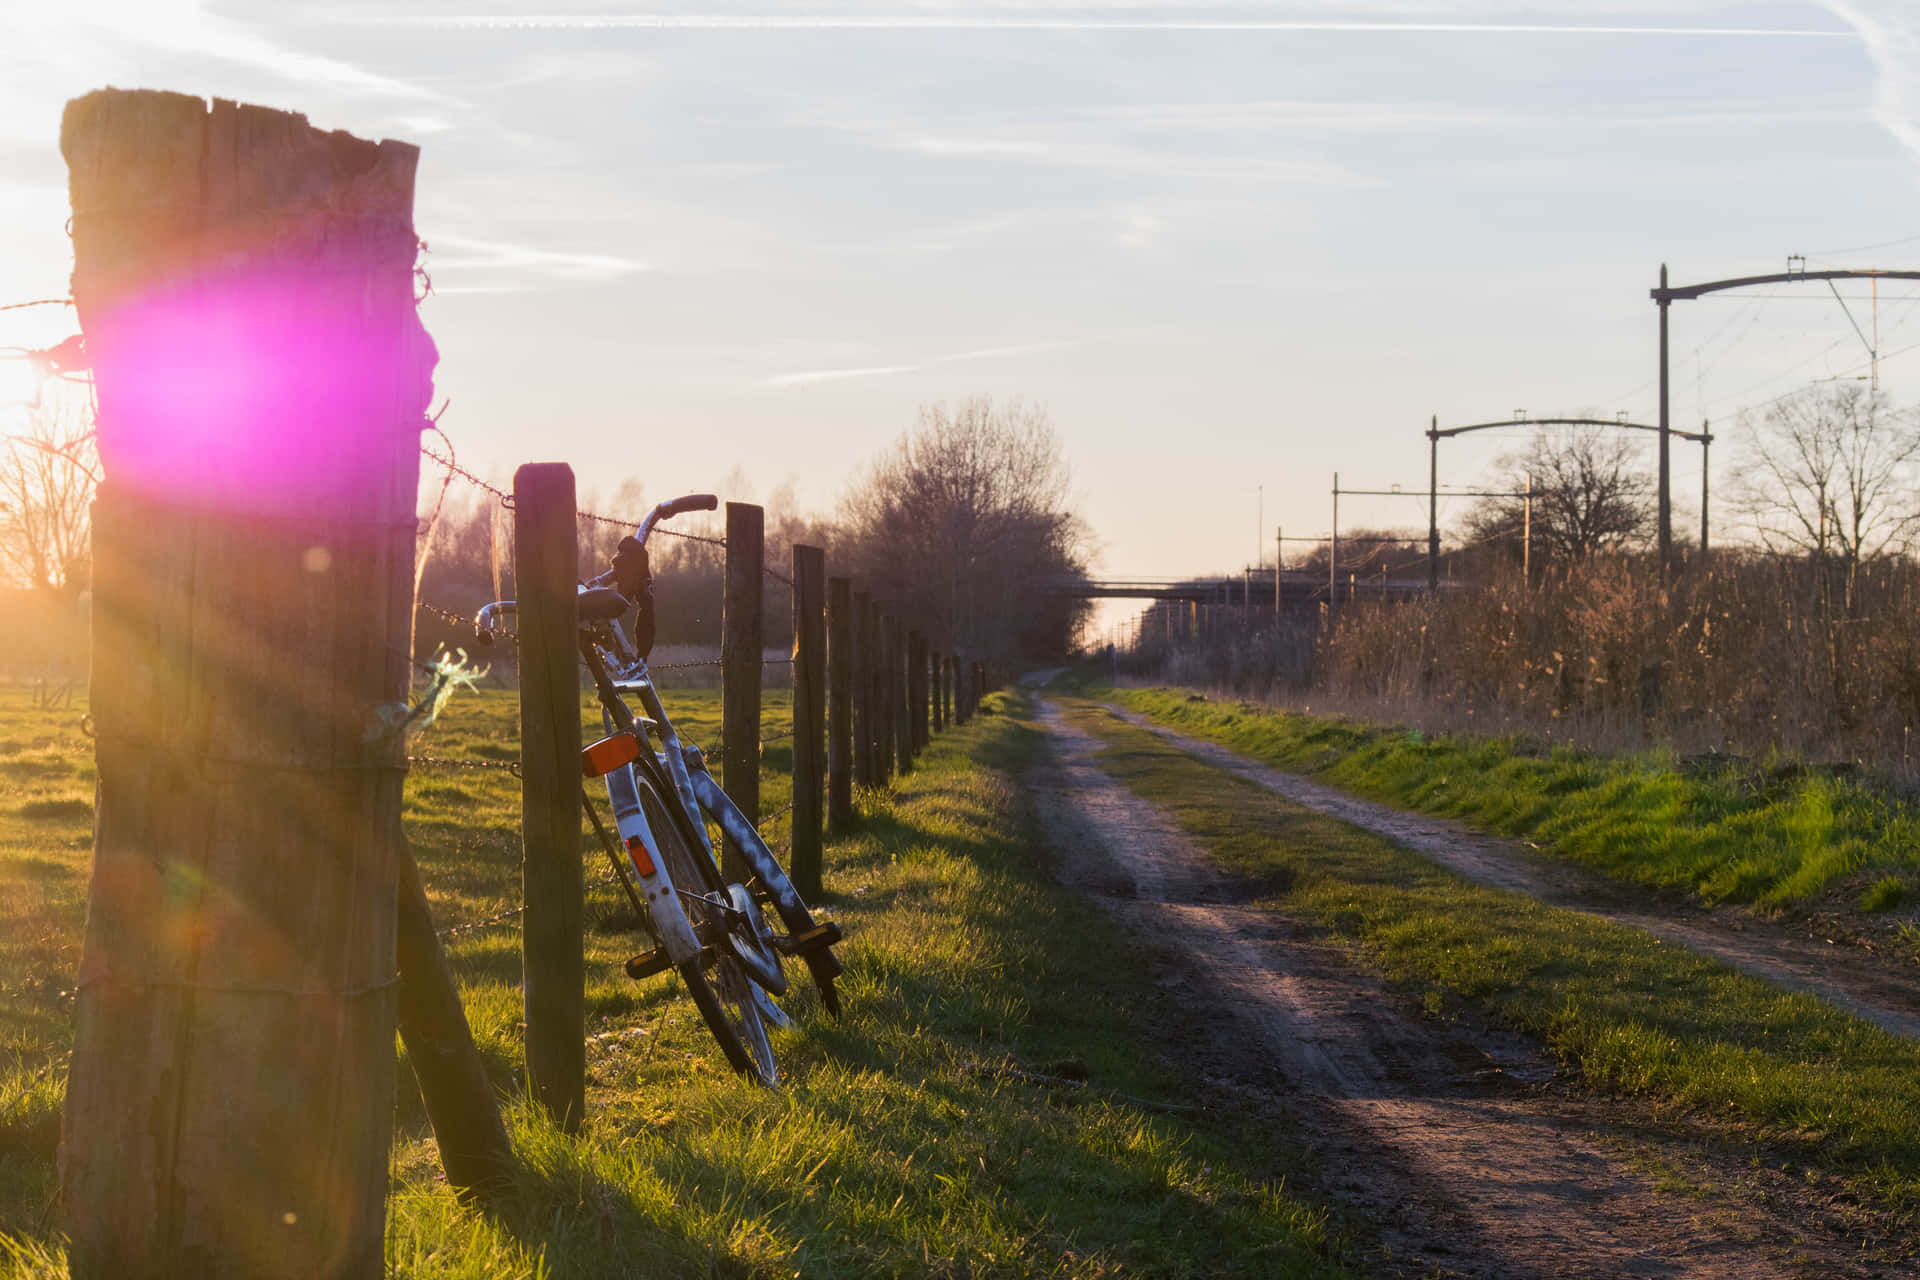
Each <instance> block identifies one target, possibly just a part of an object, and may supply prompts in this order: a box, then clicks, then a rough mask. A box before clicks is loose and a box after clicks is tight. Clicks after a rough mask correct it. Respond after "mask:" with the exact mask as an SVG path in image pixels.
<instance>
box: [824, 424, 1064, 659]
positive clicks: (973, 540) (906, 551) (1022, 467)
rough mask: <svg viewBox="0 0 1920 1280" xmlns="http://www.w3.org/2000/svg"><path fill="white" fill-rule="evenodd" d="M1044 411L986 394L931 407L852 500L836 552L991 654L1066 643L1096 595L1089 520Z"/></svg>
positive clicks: (1037, 652)
mask: <svg viewBox="0 0 1920 1280" xmlns="http://www.w3.org/2000/svg"><path fill="white" fill-rule="evenodd" d="M1069 483H1070V482H1069V477H1068V472H1067V465H1066V461H1065V459H1064V458H1063V457H1062V456H1061V453H1060V446H1059V443H1058V442H1057V441H1056V440H1055V438H1054V435H1053V431H1052V429H1051V427H1049V426H1048V424H1047V418H1046V414H1045V413H1044V412H1043V411H1042V410H1040V409H1037V408H1029V407H1026V406H1023V405H1021V404H1019V403H1018V402H1013V403H1005V404H996V403H995V402H994V401H992V400H991V399H989V398H987V397H984V396H981V397H976V398H974V399H970V400H967V401H964V402H962V403H961V404H960V405H958V406H957V407H955V408H952V409H949V408H948V407H947V406H945V405H935V406H931V407H923V408H922V409H921V411H920V418H919V422H918V424H917V425H916V426H915V427H914V429H913V430H912V431H910V432H908V433H907V434H906V435H903V436H902V437H901V438H900V440H899V441H898V442H897V443H896V444H895V445H894V446H893V448H891V449H890V450H888V451H887V452H886V453H885V454H883V455H882V456H881V458H880V459H879V460H878V461H877V462H875V463H874V464H873V466H872V468H871V469H870V470H869V471H868V472H867V474H866V476H865V477H863V478H862V479H861V480H860V481H859V482H857V483H856V484H855V485H854V487H853V488H852V489H851V490H850V491H849V492H848V494H847V495H846V497H845V499H844V500H843V502H842V504H841V528H840V535H839V537H838V538H837V539H836V542H835V548H836V552H837V553H838V554H839V555H840V556H842V557H843V558H844V562H845V563H847V564H849V565H850V566H851V567H852V569H853V572H854V573H855V574H856V575H857V576H858V577H859V578H860V579H861V580H862V581H864V582H865V583H866V584H867V585H868V586H869V587H870V588H871V589H872V591H873V593H874V598H875V599H876V600H885V601H886V602H887V605H888V607H889V609H890V610H891V611H892V612H893V613H895V614H896V615H898V616H900V617H903V618H908V619H911V620H912V621H913V623H914V624H915V625H917V626H919V627H920V628H921V629H922V630H923V631H924V632H926V633H927V635H928V636H929V637H930V638H932V639H933V640H934V642H935V643H937V644H939V645H942V646H947V647H954V646H957V647H959V648H960V649H962V650H964V651H966V652H968V653H970V654H976V655H980V656H983V657H984V656H989V655H992V656H1012V655H1016V654H1026V655H1032V656H1049V655H1056V654H1061V653H1065V652H1066V651H1068V650H1069V649H1070V648H1071V647H1072V645H1073V642H1074V639H1075V636H1076V633H1077V632H1078V630H1079V626H1080V623H1081V621H1082V620H1083V618H1084V617H1085V615H1086V612H1087V609H1088V605H1087V602H1085V601H1082V600H1074V599H1071V598H1069V597H1065V596H1062V595H1061V594H1059V593H1058V592H1057V591H1056V590H1054V588H1055V587H1056V586H1057V585H1060V584H1063V583H1066V582H1068V581H1070V580H1071V579H1073V578H1075V577H1083V576H1084V575H1085V572H1086V561H1087V551H1086V537H1087V535H1086V530H1085V526H1084V525H1083V524H1082V523H1081V520H1080V518H1079V517H1078V516H1077V515H1075V514H1074V513H1073V512H1072V511H1071V510H1070V509H1069Z"/></svg>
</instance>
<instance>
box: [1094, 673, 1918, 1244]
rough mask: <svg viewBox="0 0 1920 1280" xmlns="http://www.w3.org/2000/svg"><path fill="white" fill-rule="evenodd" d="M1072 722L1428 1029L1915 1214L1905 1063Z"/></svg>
mask: <svg viewBox="0 0 1920 1280" xmlns="http://www.w3.org/2000/svg"><path fill="white" fill-rule="evenodd" d="M1148 705H1155V704H1154V703H1152V702H1149V703H1148ZM1160 705H1164V704H1160ZM1067 706H1068V714H1069V718H1070V719H1071V720H1072V721H1073V722H1074V723H1075V724H1078V725H1079V726H1081V727H1082V728H1085V729H1087V730H1088V731H1089V732H1091V733H1093V734H1095V735H1096V736H1097V737H1098V738H1099V739H1100V740H1101V742H1102V743H1103V744H1104V747H1103V749H1102V750H1101V751H1100V752H1099V754H1098V756H1097V759H1098V761H1099V763H1100V765H1101V767H1102V768H1103V769H1105V770H1106V771H1107V772H1108V773H1109V774H1111V775H1112V776H1114V777H1115V778H1117V779H1118V780H1120V781H1121V782H1123V783H1125V784H1126V785H1127V786H1128V787H1130V788H1132V789H1133V790H1134V791H1136V792H1137V793H1139V794H1140V795H1141V796H1143V797H1145V798H1146V799H1148V800H1151V801H1153V802H1154V803H1155V804H1158V805H1160V806H1162V807H1163V808H1165V809H1166V811H1167V812H1168V813H1169V814H1170V815H1171V816H1172V818H1173V820H1174V821H1175V822H1176V823H1178V824H1179V825H1180V827H1182V828H1183V829H1184V830H1185V831H1187V832H1188V833H1189V834H1191V835H1192V836H1193V837H1194V838H1195V839H1196V840H1197V841H1199V842H1200V843H1201V844H1202V845H1203V846H1204V847H1205V848H1207V849H1208V850H1209V851H1210V852H1211V853H1212V854H1213V856H1214V857H1216V858H1217V859H1219V860H1220V862H1221V863H1222V864H1223V865H1224V866H1225V867H1226V868H1227V869H1228V870H1229V871H1231V872H1233V873H1234V874H1236V875H1238V876H1240V877H1242V878H1243V879H1244V880H1245V881H1246V882H1248V883H1250V884H1257V885H1260V886H1263V887H1264V889H1265V890H1266V891H1269V892H1270V894H1271V896H1270V897H1269V898H1268V899H1267V902H1268V905H1271V906H1273V907H1275V908H1277V909H1279V910H1282V911H1285V912H1288V913H1291V914H1294V915H1296V916H1301V917H1304V918H1306V919H1308V920H1310V921H1314V922H1317V923H1318V924H1319V925H1321V926H1323V927H1324V928H1325V929H1327V930H1328V931H1329V932H1330V933H1331V934H1335V935H1338V936H1341V937H1344V938H1346V939H1348V940H1349V941H1350V943H1351V945H1352V946H1353V947H1354V948H1355V949H1356V950H1357V951H1358V952H1359V953H1360V954H1361V955H1362V956H1363V957H1364V959H1365V960H1366V962H1367V963H1369V964H1370V965H1372V966H1374V967H1376V968H1377V969H1378V970H1379V971H1380V972H1382V973H1384V974H1385V975H1386V976H1387V977H1389V978H1390V979H1391V980H1392V981H1394V982H1396V983H1398V984H1401V985H1402V986H1404V987H1405V988H1406V989H1408V990H1409V991H1410V992H1411V993H1412V994H1413V995H1414V996H1416V997H1418V998H1420V999H1421V1001H1422V1002H1423V1004H1424V1005H1425V1006H1426V1008H1427V1009H1428V1010H1429V1011H1431V1012H1435V1013H1438V1014H1441V1015H1443V1016H1444V1015H1448V1014H1458V1013H1461V1012H1463V1011H1466V1010H1468V1009H1472V1010H1476V1011H1478V1012H1480V1013H1483V1014H1485V1015H1488V1016H1491V1017H1493V1018H1495V1019H1497V1020H1498V1021H1500V1022H1502V1023H1505V1024H1507V1025H1510V1026H1513V1027H1516V1028H1518V1029H1521V1030H1523V1031H1526V1032H1529V1033H1531V1034H1533V1035H1535V1036H1538V1037H1540V1038H1541V1039H1542V1040H1544V1041H1545V1043H1546V1044H1547V1045H1548V1046H1550V1048H1551V1049H1552V1051H1553V1052H1554V1053H1555V1054H1557V1055H1558V1056H1559V1057H1560V1058H1561V1059H1562V1060H1563V1061H1564V1062H1565V1063H1567V1064H1568V1065H1569V1066H1571V1067H1573V1068H1575V1069H1576V1070H1577V1071H1578V1072H1579V1073H1580V1074H1581V1075H1582V1076H1583V1077H1584V1078H1585V1079H1586V1080H1587V1081H1589V1082H1591V1083H1592V1084H1593V1085H1595V1086H1597V1087H1599V1088H1601V1089H1604V1090H1606V1091H1610V1092H1613V1093H1617V1094H1621V1095H1627V1096H1633V1097H1638V1098H1642V1099H1645V1100H1646V1101H1647V1102H1648V1103H1650V1104H1651V1105H1652V1106H1653V1107H1654V1108H1655V1109H1656V1110H1665V1111H1670V1112H1675V1113H1687V1114H1690V1115H1692V1116H1694V1117H1696V1118H1700V1119H1705V1120H1707V1121H1709V1122H1711V1123H1713V1124H1717V1125H1723V1126H1731V1127H1733V1128H1735V1129H1738V1130H1740V1131H1742V1132H1745V1133H1748V1134H1753V1135H1760V1136H1763V1137H1764V1139H1765V1142H1766V1144H1767V1146H1768V1148H1770V1149H1772V1150H1774V1151H1779V1150H1782V1149H1785V1150H1788V1151H1790V1152H1791V1154H1792V1157H1793V1158H1794V1159H1795V1160H1797V1161H1798V1162H1800V1163H1804V1164H1808V1165H1813V1166H1817V1167H1823V1168H1830V1169H1834V1170H1836V1171H1839V1172H1843V1173H1845V1174H1847V1175H1849V1176H1851V1177H1853V1178H1856V1179H1859V1180H1861V1181H1862V1182H1863V1183H1869V1184H1874V1186H1875V1188H1876V1189H1877V1191H1878V1193H1879V1194H1881V1195H1884V1196H1886V1197H1887V1198H1889V1199H1890V1200H1891V1201H1892V1202H1893V1203H1895V1204H1898V1205H1900V1206H1902V1207H1903V1208H1906V1209H1912V1208H1914V1207H1916V1206H1920V1110H1916V1109H1915V1108H1914V1106H1913V1105H1912V1099H1913V1098H1915V1097H1916V1096H1920V1045H1916V1044H1914V1043H1913V1042H1911V1041H1908V1040H1904V1039H1901V1038H1899V1037H1896V1036H1892V1035H1889V1034H1887V1033H1885V1032H1882V1031H1880V1030H1878V1029H1877V1028H1875V1027H1873V1026H1871V1025H1870V1024H1868V1023H1866V1022H1863V1021H1861V1020H1859V1019H1857V1018H1854V1017H1851V1016H1850V1015H1847V1014H1844V1013H1841V1012H1839V1011H1837V1010H1835V1009H1833V1008H1832V1007H1830V1006H1828V1005H1826V1004H1825V1003H1823V1002H1821V1001H1820V1000H1818V999H1815V998H1813V997H1811V996H1805V995H1795V994H1787V993H1783V992H1781V991H1780V990H1778V989H1776V988H1774V987H1772V986H1769V985H1768V984H1766V983H1763V982H1760V981H1757V980H1754V979H1751V978H1748V977H1745V976H1743V975H1741V974H1739V973H1737V972H1735V971H1734V970H1733V969H1731V968H1729V967H1727V966H1725V965H1723V964H1720V963H1718V962H1717V961H1713V960H1710V959H1707V958H1705V957H1702V956H1699V955H1697V954H1694V953H1692V952H1689V951H1686V950H1684V949H1681V948H1677V947H1672V946H1666V945H1663V944H1661V943H1660V942H1659V941H1657V940H1656V939H1654V938H1652V937H1650V936H1648V935H1646V934H1642V933H1639V932H1637V931H1634V930H1631V929H1626V928H1622V927H1619V926H1616V925H1612V924H1609V923H1606V922H1605V921H1602V920H1601V919H1599V918H1598V917H1594V916H1590V915H1585V914H1581V913H1576V912H1571V911H1564V910H1559V909H1556V908H1551V907H1547V906H1543V905H1541V904H1540V903H1539V902H1537V901H1535V900H1533V899H1531V898H1528V897H1525V896H1523V895H1520V894H1515V893H1509V892H1505V891H1500V890H1493V889H1487V888H1482V887H1477V886H1474V885H1472V884H1470V883H1468V882H1467V881H1465V880H1463V879H1461V878H1460V877H1458V876H1456V875H1454V874H1452V873H1451V872H1447V871H1444V870H1442V869H1440V868H1439V867H1437V866H1435V865H1434V864H1433V863H1431V862H1428V861H1426V860H1425V859H1422V858H1419V857H1417V856H1415V855H1413V854H1411V853H1408V852H1406V851H1404V850H1402V849H1400V848H1398V847H1397V846H1395V845H1393V844H1391V843H1389V842H1387V841H1385V840H1383V839H1381V838H1379V837H1376V836H1374V835H1372V834H1370V833H1368V832H1365V831H1362V830H1361V829H1359V828H1357V827H1353V826H1350V825H1348V824H1346V823H1343V822H1340V821H1338V820H1336V819H1333V818H1329V817H1326V816H1325V815H1322V814H1318V813H1315V812H1313V811H1311V810H1308V809H1305V808H1303V807H1301V806H1299V805H1296V804H1293V803H1291V802H1289V801H1287V800H1284V799H1282V798H1280V797H1278V796H1276V795H1273V794H1272V793H1271V792H1268V791H1266V790H1265V789H1263V788H1260V787H1258V786H1256V785H1254V784H1253V783H1251V782H1248V781H1246V780H1244V779H1241V778H1238V777H1236V776H1234V775H1232V774H1229V773H1227V772H1225V771H1224V770H1221V769H1218V768H1215V767H1213V766H1211V765H1208V764H1205V763H1203V762H1201V761H1199V760H1198V759H1196V758H1195V757H1193V756H1191V755H1188V754H1187V753H1185V752H1182V751H1180V750H1179V749H1178V748H1176V747H1174V746H1172V745H1170V744H1169V743H1167V742H1166V741H1165V740H1164V739H1162V738H1160V737H1158V736H1157V735H1155V734H1152V733H1150V732H1148V731H1146V730H1144V729H1140V728H1136V727H1134V726H1132V725H1129V724H1127V723H1125V722H1124V721H1122V720H1120V719H1119V718H1118V717H1116V716H1115V715H1113V713H1112V712H1110V711H1107V710H1105V709H1103V708H1100V707H1098V706H1096V705H1094V704H1091V703H1088V702H1084V701H1078V700H1074V701H1069V702H1068V703H1067Z"/></svg>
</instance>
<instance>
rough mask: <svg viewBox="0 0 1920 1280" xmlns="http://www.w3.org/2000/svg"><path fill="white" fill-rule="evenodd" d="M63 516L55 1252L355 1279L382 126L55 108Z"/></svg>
mask: <svg viewBox="0 0 1920 1280" xmlns="http://www.w3.org/2000/svg"><path fill="white" fill-rule="evenodd" d="M61 149H62V152H63V153H64V155H65V157H66V160H67V164H68V169H69V175H70V179H71V190H72V196H73V219H72V223H71V229H72V234H73V249H74V271H73V284H72V289H73V297H74V300H75V303H76V308H77V314H78V316H79V320H80V324H81V328H82V331H83V333H84V335H85V338H86V343H87V350H88V354H89V356H90V358H91V361H92V364H93V370H94V384H95V393H96V395H97V397H98V402H99V435H98V446H99V454H100V459H101V466H102V468H103V470H104V472H105V474H106V481H105V483H104V484H103V485H102V486H101V488H100V490H99V494H98V497H97V498H96V500H95V503H94V510H93V584H92V590H93V605H92V618H93V628H94V633H93V673H92V688H91V700H92V707H91V711H92V716H93V721H94V724H95V726H96V732H97V737H96V740H95V759H96V764H97V769H98V779H99V781H98V785H97V791H96V816H95V825H94V851H93V873H92V879H91V882H90V884H89V888H88V906H87V921H86V933H85V939H84V943H83V946H82V951H81V957H80V967H79V973H78V978H77V982H76V983H75V987H76V992H77V994H76V1003H75V1026H74V1047H73V1057H72V1064H71V1067H70V1069H69V1074H68V1077H67V1090H66V1101H65V1107H64V1114H63V1120H62V1127H63V1134H62V1146H61V1154H60V1182H61V1198H62V1201H63V1204H64V1222H63V1227H64V1230H65V1233H66V1235H67V1237H68V1240H69V1245H68V1265H69V1267H70V1270H71V1274H72V1275H74V1276H76V1277H80V1278H81V1280H92V1278H94V1277H102V1278H105V1277H111V1278H112V1280H129V1278H131V1280H141V1278H143V1277H162V1276H165V1277H174V1276H188V1275H191V1276H196V1277H213V1278H215V1280H222V1278H226V1277H242V1276H258V1275H267V1274H274V1275H300V1276H304V1277H313V1278H319V1280H335V1278H342V1280H345V1278H354V1280H358V1278H361V1277H365V1278H368V1280H371V1278H372V1277H377V1276H379V1275H380V1274H381V1270H382V1240H383V1234H384V1221H385V1199H386V1188H387V1156H388V1148H389V1140H390V1137H391V1130H392V1108H393V1083H394V1072H393V1036H394V1027H395V1003H396V998H397V986H396V977H395V974H396V963H397V957H396V953H395V944H396V937H397V929H398V925H397V911H398V904H397V898H398V885H399V877H400V864H401V859H402V856H403V851H404V849H405V847H406V845H405V838H404V836H403V834H402V832H401V827H400V805H401V783H402V780H403V777H404V771H405V762H404V757H405V754H406V747H405V744H404V737H403V722H404V720H405V717H406V706H407V696H408V678H409V669H410V661H411V656H410V652H409V650H410V645H411V639H412V566H413V549H414V548H413V544H414V501H415V497H416V494H417V492H418V484H419V453H418V450H419V433H420V430H421V429H422V427H423V426H424V423H425V412H426V407H427V400H428V397H429V395H430V393H431V389H432V369H433V363H434V352H433V345H432V341H431V340H430V339H429V338H428V337H427V335H426V331H425V330H424V329H423V328H422V327H421V325H420V321H419V318H418V316H417V315H416V313H415V308H414V299H413V277H412V272H413V265H414V259H415V253H416V248H417V240H416V237H415V233H414V229H413V222H412V209H413V185H414V168H415V164H416V161H417V158H418V153H417V151H416V150H415V149H414V148H413V147H410V146H406V145H404V144H400V143H393V142H384V143H377V144H376V143H373V142H367V141H363V140H361V139H358V138H354V137H351V136H349V135H347V134H345V133H328V132H324V131H321V130H318V129H314V128H311V127H310V126H309V125H308V124H307V122H306V119H305V118H304V117H302V116H299V115H295V114H291V113H288V112H282V111H271V110H267V109H265V108H260V107H251V106H236V105H235V104H234V103H232V102H227V101H224V100H218V99H216V100H215V101H214V102H213V103H212V104H211V106H209V104H208V103H207V101H206V100H204V99H202V98H198V97H192V96H187V95H182V94H170V93H154V92H146V91H122V90H113V89H109V90H105V91H102V92H98V93H92V94H88V95H87V96H85V97H83V98H78V99H76V100H74V101H73V102H70V103H69V104H68V105H67V109H66V114H65V117H64V119H63V121H62V126H61Z"/></svg>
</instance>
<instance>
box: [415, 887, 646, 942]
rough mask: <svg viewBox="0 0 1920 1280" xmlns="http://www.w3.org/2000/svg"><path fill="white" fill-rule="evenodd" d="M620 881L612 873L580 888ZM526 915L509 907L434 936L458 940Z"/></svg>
mask: <svg viewBox="0 0 1920 1280" xmlns="http://www.w3.org/2000/svg"><path fill="white" fill-rule="evenodd" d="M618 879H619V876H618V873H616V872H611V871H610V872H608V873H607V874H606V875H603V876H601V877H600V878H599V879H598V880H589V881H587V882H586V883H585V884H583V885H581V886H580V888H581V891H582V892H585V891H587V890H589V889H604V888H606V887H607V886H608V885H610V884H614V883H616V882H617V881H618ZM526 913H527V909H526V907H525V906H524V905H523V906H518V907H508V908H507V909H506V910H505V911H501V912H498V913H497V914H495V915H490V916H488V917H486V918H485V919H483V920H469V921H467V922H466V923H464V924H456V925H449V926H448V927H447V928H445V929H438V930H435V931H434V935H433V936H434V937H436V938H458V937H461V936H462V935H464V934H469V933H478V932H479V931H480V930H482V929H491V928H492V927H493V926H494V925H497V924H505V923H506V922H507V921H509V920H512V919H515V918H517V917H519V916H523V915H525V914H526Z"/></svg>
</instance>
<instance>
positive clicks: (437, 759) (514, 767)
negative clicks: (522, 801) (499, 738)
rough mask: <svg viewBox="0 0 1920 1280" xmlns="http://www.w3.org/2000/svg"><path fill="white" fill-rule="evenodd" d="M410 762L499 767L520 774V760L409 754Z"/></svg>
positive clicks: (439, 766) (431, 765) (451, 766)
mask: <svg viewBox="0 0 1920 1280" xmlns="http://www.w3.org/2000/svg"><path fill="white" fill-rule="evenodd" d="M407 763H408V764H419V765H425V766H427V767H428V768H430V769H498V770H500V771H501V772H503V773H510V774H512V775H513V776H514V777H516V778H517V777H519V776H520V762H519V761H518V760H459V759H455V758H454V757H452V756H408V757H407Z"/></svg>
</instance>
